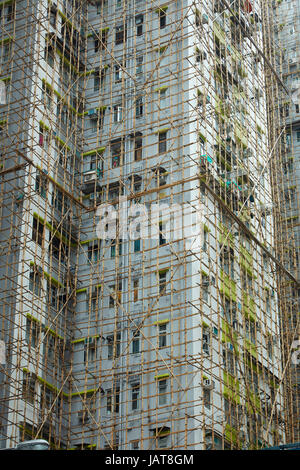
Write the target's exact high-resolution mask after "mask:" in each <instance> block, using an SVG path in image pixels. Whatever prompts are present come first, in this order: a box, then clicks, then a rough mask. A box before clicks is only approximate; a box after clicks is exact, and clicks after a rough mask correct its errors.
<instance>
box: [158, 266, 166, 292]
mask: <svg viewBox="0 0 300 470" xmlns="http://www.w3.org/2000/svg"><path fill="white" fill-rule="evenodd" d="M158 275H159V293H160V294H165V293H166V289H167V271H160V272H159V273H158Z"/></svg>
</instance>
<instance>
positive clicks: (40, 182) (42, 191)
mask: <svg viewBox="0 0 300 470" xmlns="http://www.w3.org/2000/svg"><path fill="white" fill-rule="evenodd" d="M47 189H48V180H47V178H46V177H44V176H43V175H36V178H35V190H36V192H37V193H39V195H40V196H42V197H43V198H44V199H45V198H46V195H47Z"/></svg>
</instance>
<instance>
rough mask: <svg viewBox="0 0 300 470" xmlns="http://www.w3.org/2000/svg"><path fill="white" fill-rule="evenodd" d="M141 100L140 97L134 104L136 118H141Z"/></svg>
mask: <svg viewBox="0 0 300 470" xmlns="http://www.w3.org/2000/svg"><path fill="white" fill-rule="evenodd" d="M143 111H144V109H143V98H142V97H139V98H137V100H136V102H135V115H136V117H137V118H139V117H141V116H143Z"/></svg>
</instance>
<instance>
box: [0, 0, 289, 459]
mask: <svg viewBox="0 0 300 470" xmlns="http://www.w3.org/2000/svg"><path fill="white" fill-rule="evenodd" d="M0 8H1V10H0V11H1V35H2V37H3V39H2V40H1V41H2V42H1V44H2V56H1V59H2V69H1V80H2V81H3V83H4V84H5V87H6V102H5V103H4V104H3V105H2V106H1V109H0V111H1V126H2V128H1V134H2V137H3V140H2V144H1V145H2V161H3V163H2V171H1V176H2V181H1V199H2V201H1V202H2V205H1V249H2V252H1V278H0V282H1V292H2V294H3V295H2V296H1V297H2V299H1V303H2V309H1V310H2V312H3V313H2V320H1V321H2V333H1V334H2V336H1V340H2V341H3V344H4V346H5V353H6V356H5V361H4V364H3V365H2V369H1V376H0V378H1V380H2V384H3V387H2V397H1V398H2V403H3V406H2V409H1V431H0V432H1V445H2V446H14V445H15V444H16V443H17V442H19V441H22V440H24V439H25V438H26V439H28V438H34V437H37V436H38V437H43V438H46V439H48V440H49V442H50V443H51V445H52V446H53V448H67V449H74V448H76V449H120V450H123V449H174V450H175V449H190V450H193V449H197V450H198V449H199V450H201V449H227V448H228V449H230V448H234V449H238V448H241V449H252V448H260V447H262V446H264V445H268V446H273V445H280V444H283V443H284V442H285V426H284V423H285V417H284V411H283V407H284V396H283V385H282V380H281V379H282V358H281V344H280V316H279V313H280V312H279V308H278V297H277V278H276V277H277V276H278V273H279V274H280V266H279V263H278V262H277V259H276V258H274V255H273V248H274V245H275V235H274V223H273V217H272V212H271V209H272V205H273V196H272V188H271V179H270V172H269V163H270V162H269V156H270V145H271V144H270V141H269V129H268V117H267V96H266V87H265V84H266V82H265V68H266V64H265V56H264V53H263V52H262V51H263V50H264V31H265V29H266V24H267V22H268V14H267V13H268V10H267V8H266V5H265V4H264V5H263V6H262V5H261V2H258V1H257V2H250V1H235V2H231V3H230V4H228V3H227V2H224V1H214V2H209V3H208V4H207V2H201V1H198V2H192V1H190V0H180V1H177V2H148V1H142V0H136V1H129V2H122V1H119V0H116V1H115V2H114V3H111V2H107V1H105V0H103V1H101V2H96V1H94V2H92V1H90V2H81V1H68V2H67V1H64V2H61V1H58V2H56V3H54V2H52V1H51V2H50V1H49V2H48V1H45V0H36V1H33V2H28V1H20V2H10V1H8V2H7V1H6V2H2V4H0ZM101 234H102V236H101Z"/></svg>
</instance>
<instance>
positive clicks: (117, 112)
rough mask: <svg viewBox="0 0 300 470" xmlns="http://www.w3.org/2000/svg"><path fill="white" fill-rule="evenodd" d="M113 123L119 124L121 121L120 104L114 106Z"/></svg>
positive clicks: (121, 111) (121, 110)
mask: <svg viewBox="0 0 300 470" xmlns="http://www.w3.org/2000/svg"><path fill="white" fill-rule="evenodd" d="M113 109H114V122H121V121H122V120H123V108H122V105H121V104H116V105H115V106H114V108H113Z"/></svg>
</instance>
